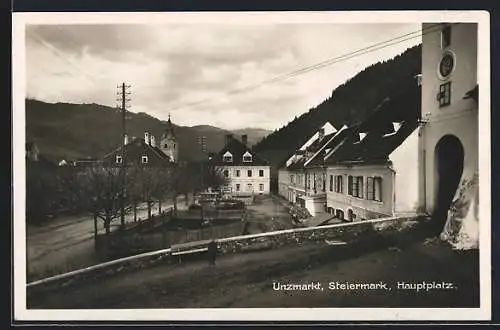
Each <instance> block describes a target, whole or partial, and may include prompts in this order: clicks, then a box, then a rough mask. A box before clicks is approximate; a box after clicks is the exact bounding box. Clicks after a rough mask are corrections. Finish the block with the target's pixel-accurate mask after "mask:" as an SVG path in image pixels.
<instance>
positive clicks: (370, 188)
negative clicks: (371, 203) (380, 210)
mask: <svg viewBox="0 0 500 330" xmlns="http://www.w3.org/2000/svg"><path fill="white" fill-rule="evenodd" d="M366 195H367V196H366V198H367V199H370V200H373V199H375V196H374V185H373V178H371V177H368V178H366Z"/></svg>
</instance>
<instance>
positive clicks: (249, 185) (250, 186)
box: [247, 183, 253, 191]
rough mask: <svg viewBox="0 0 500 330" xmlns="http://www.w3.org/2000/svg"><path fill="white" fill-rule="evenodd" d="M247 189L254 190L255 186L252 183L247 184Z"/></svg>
mask: <svg viewBox="0 0 500 330" xmlns="http://www.w3.org/2000/svg"><path fill="white" fill-rule="evenodd" d="M247 191H253V186H252V184H251V183H249V184H247Z"/></svg>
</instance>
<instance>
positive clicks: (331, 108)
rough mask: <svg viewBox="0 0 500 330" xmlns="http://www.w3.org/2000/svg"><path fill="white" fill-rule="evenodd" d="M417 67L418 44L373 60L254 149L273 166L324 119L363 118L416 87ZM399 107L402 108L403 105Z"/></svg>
mask: <svg viewBox="0 0 500 330" xmlns="http://www.w3.org/2000/svg"><path fill="white" fill-rule="evenodd" d="M420 71H421V46H420V45H419V46H415V47H413V48H410V49H408V50H407V51H406V52H404V53H403V54H401V55H399V56H397V57H395V58H393V59H391V60H389V61H385V62H380V63H376V64H374V65H372V66H370V67H367V68H366V69H365V70H363V71H362V72H360V73H359V74H357V75H356V76H354V77H353V78H352V79H350V80H348V81H346V82H345V83H344V84H343V85H341V86H339V87H337V88H336V89H335V90H334V91H333V92H332V94H331V96H330V97H329V98H327V99H326V100H325V101H324V102H322V103H321V104H319V105H318V106H317V107H315V108H312V109H310V110H309V111H308V112H306V113H304V114H303V115H301V116H300V117H296V118H294V119H293V120H292V121H291V122H289V123H288V125H286V126H284V127H281V128H280V129H278V130H276V131H274V132H273V133H271V134H269V135H267V136H266V137H265V138H264V139H263V140H262V141H260V142H259V143H257V144H256V145H255V146H254V150H255V151H257V152H259V153H261V154H262V155H263V156H264V157H265V158H267V159H268V160H269V161H271V162H272V163H273V165H275V166H277V164H279V163H281V162H282V161H283V160H284V158H286V157H287V155H288V154H289V153H290V152H293V150H295V149H296V148H298V147H299V146H300V145H302V144H303V143H304V142H305V141H306V140H307V139H308V138H309V137H310V136H311V135H312V134H313V133H314V132H315V131H316V130H317V129H318V128H319V127H321V126H322V125H323V124H324V123H325V121H330V122H331V123H332V124H333V125H334V126H335V127H337V128H340V127H341V126H342V125H344V124H352V123H355V122H357V121H360V120H362V119H364V118H366V117H367V116H368V115H369V114H370V113H371V112H372V111H373V110H374V109H375V108H376V106H377V105H378V104H379V103H380V102H382V100H383V99H385V98H386V97H389V98H393V97H396V96H397V95H399V94H401V93H407V92H408V90H411V89H417V88H418V85H417V81H416V79H415V75H417V74H419V73H420ZM401 111H405V109H404V108H402V109H401Z"/></svg>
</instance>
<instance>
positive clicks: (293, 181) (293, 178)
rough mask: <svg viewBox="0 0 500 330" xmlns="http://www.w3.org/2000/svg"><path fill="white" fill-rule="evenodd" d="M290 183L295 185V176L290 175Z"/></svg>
mask: <svg viewBox="0 0 500 330" xmlns="http://www.w3.org/2000/svg"><path fill="white" fill-rule="evenodd" d="M290 182H291V183H295V175H293V174H290Z"/></svg>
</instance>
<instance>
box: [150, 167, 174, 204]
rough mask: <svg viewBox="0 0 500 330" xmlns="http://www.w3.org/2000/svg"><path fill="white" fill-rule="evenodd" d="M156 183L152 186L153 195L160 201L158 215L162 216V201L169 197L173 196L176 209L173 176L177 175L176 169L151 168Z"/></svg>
mask: <svg viewBox="0 0 500 330" xmlns="http://www.w3.org/2000/svg"><path fill="white" fill-rule="evenodd" d="M149 170H150V171H152V174H153V176H154V178H155V181H154V182H153V185H152V191H151V194H152V196H153V197H155V198H156V199H157V200H158V213H160V214H161V205H162V201H163V200H164V199H165V198H166V197H167V196H168V195H169V194H173V196H174V197H173V198H174V208H176V206H177V205H176V203H175V200H176V198H175V197H176V192H175V189H173V176H174V175H175V170H174V167H172V166H157V167H154V168H150V169H149Z"/></svg>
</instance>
